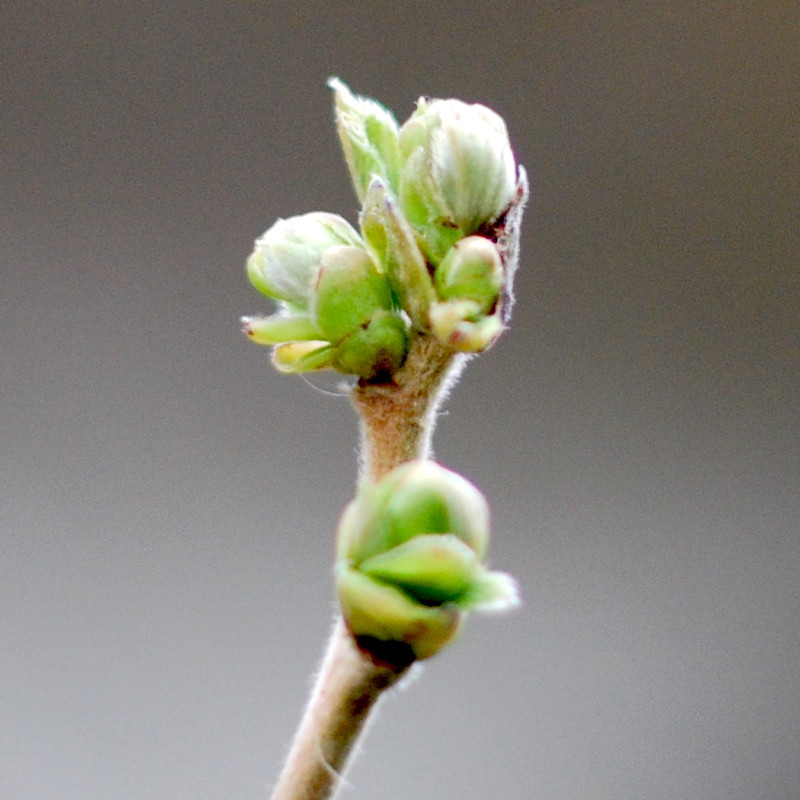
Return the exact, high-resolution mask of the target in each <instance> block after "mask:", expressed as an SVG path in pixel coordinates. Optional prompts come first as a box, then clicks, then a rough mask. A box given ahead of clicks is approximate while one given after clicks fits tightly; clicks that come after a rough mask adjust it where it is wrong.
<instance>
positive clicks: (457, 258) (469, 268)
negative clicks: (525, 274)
mask: <svg viewBox="0 0 800 800" xmlns="http://www.w3.org/2000/svg"><path fill="white" fill-rule="evenodd" d="M433 279H434V284H435V286H436V293H437V294H438V295H439V297H440V298H441V299H442V300H471V301H473V302H474V303H475V305H476V308H477V309H478V313H481V314H487V313H489V312H491V311H492V310H493V308H494V306H495V305H496V303H497V301H498V299H499V298H500V292H501V290H502V288H503V283H504V276H503V264H502V262H501V260H500V253H499V252H498V250H497V246H496V245H495V244H494V242H491V241H490V240H489V239H486V238H484V237H483V236H467V238H466V239H462V240H461V241H460V242H456V244H455V245H453V247H451V248H450V250H449V251H448V253H447V255H446V256H445V257H444V259H443V260H442V263H441V264H439V266H438V267H436V272H435V273H434V276H433Z"/></svg>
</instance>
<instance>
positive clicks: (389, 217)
mask: <svg viewBox="0 0 800 800" xmlns="http://www.w3.org/2000/svg"><path fill="white" fill-rule="evenodd" d="M361 230H362V232H363V234H364V241H365V242H366V246H367V249H368V250H369V251H370V253H371V254H372V257H373V258H374V259H375V260H376V261H377V263H379V264H380V265H381V267H382V268H383V271H384V273H385V274H386V275H387V276H388V278H389V281H390V283H391V286H392V289H393V291H394V293H395V295H396V296H397V298H398V300H399V301H400V305H401V306H402V307H403V309H404V310H405V312H406V313H407V314H408V316H409V317H410V318H411V321H412V322H413V323H414V324H415V325H416V326H417V327H418V328H426V327H427V325H428V309H429V308H430V305H431V303H433V302H434V301H435V300H436V293H435V292H434V289H433V283H432V282H431V277H430V274H429V272H428V265H427V263H426V261H425V257H424V256H423V254H422V251H421V250H420V249H419V244H418V243H417V238H416V236H415V234H414V231H413V229H412V228H411V226H410V225H409V224H408V221H407V220H406V218H405V217H404V216H403V213H402V212H401V211H400V209H399V207H398V205H397V200H396V199H395V197H394V196H393V195H392V194H391V192H390V191H389V189H388V187H387V186H386V184H385V183H384V181H382V180H381V179H380V178H374V179H373V181H372V183H371V184H370V186H369V190H368V191H367V197H366V199H365V201H364V208H363V210H362V212H361Z"/></svg>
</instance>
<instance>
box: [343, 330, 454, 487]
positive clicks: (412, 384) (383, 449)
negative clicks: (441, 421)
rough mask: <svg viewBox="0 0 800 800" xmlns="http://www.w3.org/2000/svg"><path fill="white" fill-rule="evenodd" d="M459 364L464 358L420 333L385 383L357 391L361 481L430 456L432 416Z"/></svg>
mask: <svg viewBox="0 0 800 800" xmlns="http://www.w3.org/2000/svg"><path fill="white" fill-rule="evenodd" d="M464 363H465V356H458V355H456V354H455V353H454V352H453V351H452V350H450V349H448V348H445V347H443V346H442V345H441V344H440V343H439V342H438V341H437V340H436V339H435V338H434V337H432V336H429V335H424V334H420V335H418V336H417V337H416V338H415V339H413V340H412V342H411V347H410V349H409V353H408V356H407V357H406V361H405V363H404V365H403V368H402V369H401V370H399V371H398V372H397V373H395V375H394V376H393V378H392V381H391V382H390V383H368V382H364V381H361V382H360V383H359V384H358V386H356V388H355V389H354V390H353V403H354V404H355V407H356V410H357V411H358V414H359V417H360V419H361V453H362V465H361V470H362V477H364V478H365V479H367V480H370V481H372V482H376V481H379V480H380V479H381V478H382V477H383V476H384V475H385V474H386V473H387V472H389V471H390V470H391V469H393V468H394V467H396V466H398V465H399V464H404V463H405V462H406V461H412V460H413V459H415V458H425V457H427V456H429V455H430V443H431V436H432V434H433V428H434V425H435V423H436V412H437V410H438V408H439V405H440V404H441V402H442V401H443V400H444V398H445V396H446V394H447V390H448V388H449V387H450V386H451V385H452V383H453V382H454V381H455V379H456V378H457V377H458V374H459V372H460V371H461V367H462V366H463V364H464Z"/></svg>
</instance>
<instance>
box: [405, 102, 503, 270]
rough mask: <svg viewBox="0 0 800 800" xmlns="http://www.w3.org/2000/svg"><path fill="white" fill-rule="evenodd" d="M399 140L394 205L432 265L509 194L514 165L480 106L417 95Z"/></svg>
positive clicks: (494, 122) (499, 124)
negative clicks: (413, 230) (398, 206)
mask: <svg viewBox="0 0 800 800" xmlns="http://www.w3.org/2000/svg"><path fill="white" fill-rule="evenodd" d="M399 142H400V151H401V153H402V155H403V159H404V165H403V170H402V173H401V176H400V203H401V206H402V208H403V211H404V212H405V214H406V216H407V218H408V219H409V221H410V222H411V224H412V225H413V226H414V228H416V229H417V231H418V232H419V234H420V238H421V242H422V245H423V249H425V250H426V252H427V254H428V256H429V258H430V259H431V261H432V262H433V263H434V264H435V263H438V261H439V259H441V257H442V256H443V255H444V253H445V252H446V251H447V249H449V247H450V245H452V244H453V243H454V242H455V241H457V240H458V239H459V238H461V237H463V236H468V235H469V234H471V233H475V232H477V231H479V230H480V229H482V228H484V227H486V226H488V225H490V224H491V223H493V222H494V221H495V220H497V219H498V217H500V215H501V214H503V212H504V211H506V209H507V208H508V207H509V206H510V205H511V203H512V201H513V200H514V198H515V194H516V184H517V167H516V163H515V161H514V154H513V152H512V150H511V144H510V142H509V139H508V133H507V131H506V126H505V122H504V121H503V119H502V117H500V116H499V115H497V114H496V113H495V112H494V111H491V110H490V109H488V108H486V107H485V106H482V105H477V104H475V105H469V104H467V103H463V102H461V101H460V100H426V99H425V98H421V99H420V100H419V102H418V103H417V110H416V111H415V112H414V114H412V116H411V117H410V118H409V120H408V121H407V122H406V123H405V124H404V125H403V126H402V128H401V129H400V136H399Z"/></svg>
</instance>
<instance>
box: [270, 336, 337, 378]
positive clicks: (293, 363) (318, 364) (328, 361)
mask: <svg viewBox="0 0 800 800" xmlns="http://www.w3.org/2000/svg"><path fill="white" fill-rule="evenodd" d="M333 356H334V351H333V346H332V345H331V344H330V342H321V341H308V342H287V343H286V344H281V345H278V346H277V347H275V348H274V350H273V351H272V363H273V364H274V365H275V369H277V370H278V371H279V372H289V373H297V372H312V371H314V370H318V369H327V368H328V367H331V366H333V365H332V361H333Z"/></svg>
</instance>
